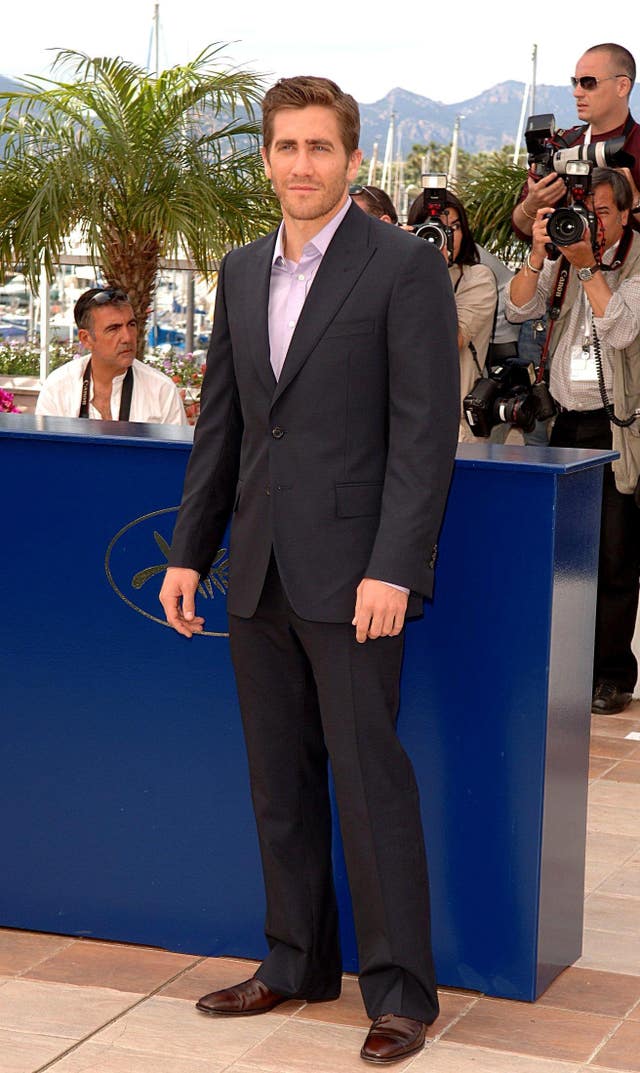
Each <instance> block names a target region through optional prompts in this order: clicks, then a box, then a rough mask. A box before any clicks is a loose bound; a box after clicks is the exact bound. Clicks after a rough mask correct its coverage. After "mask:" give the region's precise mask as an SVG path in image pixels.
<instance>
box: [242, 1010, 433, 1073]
mask: <svg viewBox="0 0 640 1073" xmlns="http://www.w3.org/2000/svg"><path fill="white" fill-rule="evenodd" d="M365 1036H366V1032H364V1031H362V1029H358V1028H351V1027H349V1026H347V1025H327V1024H319V1023H318V1022H316V1021H304V1020H302V1019H301V1018H298V1017H295V1018H292V1019H291V1020H289V1021H286V1022H285V1023H284V1024H283V1025H281V1026H279V1027H278V1029H277V1030H276V1031H275V1032H273V1033H272V1034H271V1035H270V1036H269V1037H268V1038H267V1039H265V1040H263V1041H262V1042H261V1043H259V1044H257V1045H256V1046H255V1047H252V1048H251V1050H250V1051H248V1052H247V1053H246V1054H244V1055H243V1056H242V1058H241V1059H238V1060H237V1061H236V1062H235V1063H234V1064H233V1065H232V1066H230V1067H229V1069H228V1071H225V1073H363V1070H364V1068H365V1063H363V1061H362V1059H361V1058H360V1048H361V1047H362V1044H363V1043H364V1040H365ZM411 1061H412V1059H411V1058H408V1059H407V1060H406V1061H401V1062H394V1064H393V1069H394V1073H402V1071H403V1070H406V1069H408V1068H409V1067H410V1065H411ZM411 1068H413V1067H411Z"/></svg>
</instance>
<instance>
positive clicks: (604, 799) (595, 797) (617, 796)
mask: <svg viewBox="0 0 640 1073" xmlns="http://www.w3.org/2000/svg"><path fill="white" fill-rule="evenodd" d="M589 801H590V803H591V804H592V805H613V806H615V807H616V808H619V809H624V811H632V812H636V813H640V785H639V784H637V783H633V782H612V781H611V780H609V779H600V780H599V781H598V782H596V783H594V784H593V786H592V787H591V788H590V792H589ZM637 821H638V817H636V822H637ZM623 833H624V832H623Z"/></svg>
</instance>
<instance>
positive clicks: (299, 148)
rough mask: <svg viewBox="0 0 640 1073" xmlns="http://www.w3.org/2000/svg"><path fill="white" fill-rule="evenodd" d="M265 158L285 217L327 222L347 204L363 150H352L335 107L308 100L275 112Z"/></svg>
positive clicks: (263, 154)
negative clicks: (342, 134) (346, 144)
mask: <svg viewBox="0 0 640 1073" xmlns="http://www.w3.org/2000/svg"><path fill="white" fill-rule="evenodd" d="M262 159H263V161H264V169H265V171H266V173H267V178H269V179H270V180H271V183H272V185H273V189H274V191H275V193H276V196H277V198H278V200H279V201H280V204H281V206H282V212H283V214H284V216H285V217H287V216H288V217H289V218H290V219H292V220H316V221H318V223H320V224H321V226H324V223H325V222H328V220H329V219H330V218H331V217H332V216H334V215H335V213H336V212H337V210H338V209H339V208H340V206H341V205H342V204H343V203H344V201H345V198H346V196H347V190H348V187H349V183H350V182H352V181H353V179H355V177H356V174H357V171H358V168H359V166H360V161H361V160H362V153H361V152H360V150H359V149H358V150H356V151H355V152H354V153H351V155H348V154H347V151H346V149H345V147H344V145H343V144H342V139H341V137H340V127H339V125H338V118H337V116H336V113H335V112H334V110H333V109H332V108H324V107H322V106H320V105H309V106H308V107H307V108H282V109H280V111H278V112H276V114H275V116H274V122H273V141H272V142H271V145H270V146H269V149H268V150H267V149H264V148H263V149H262Z"/></svg>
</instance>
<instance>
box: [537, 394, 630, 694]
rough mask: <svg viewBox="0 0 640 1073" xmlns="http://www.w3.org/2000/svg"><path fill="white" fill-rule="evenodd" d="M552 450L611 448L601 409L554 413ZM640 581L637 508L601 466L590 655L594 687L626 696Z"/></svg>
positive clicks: (606, 468)
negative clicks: (604, 684) (606, 686)
mask: <svg viewBox="0 0 640 1073" xmlns="http://www.w3.org/2000/svg"><path fill="white" fill-rule="evenodd" d="M550 446H551V447H582V448H601V449H603V450H611V425H610V423H609V419H608V417H607V415H606V413H605V411H604V410H590V411H586V412H584V411H577V410H569V411H566V412H564V413H560V414H558V416H557V418H556V421H555V424H554V426H553V430H552V433H551V439H550ZM639 577H640V510H638V508H637V506H636V504H635V502H634V498H633V496H632V495H623V494H622V493H621V492H619V491H618V489H617V488H616V482H615V478H614V476H613V470H612V468H611V465H606V466H605V467H604V475H603V484H602V516H601V523H600V558H599V563H598V595H597V604H596V636H595V648H594V656H593V682H594V686H595V685H596V684H597V683H598V682H601V681H608V682H613V683H614V685H616V686H617V687H618V689H621V690H622V691H623V692H626V693H631V692H632V691H633V688H634V686H635V684H636V679H637V676H638V664H637V661H636V658H635V656H634V654H633V651H632V649H631V642H632V640H633V634H634V631H635V625H636V616H637V613H638V580H639Z"/></svg>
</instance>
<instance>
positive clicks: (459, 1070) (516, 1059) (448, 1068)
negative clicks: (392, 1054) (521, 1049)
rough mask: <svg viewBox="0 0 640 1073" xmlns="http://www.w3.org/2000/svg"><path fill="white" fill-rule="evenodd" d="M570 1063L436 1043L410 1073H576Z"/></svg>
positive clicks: (575, 1067)
mask: <svg viewBox="0 0 640 1073" xmlns="http://www.w3.org/2000/svg"><path fill="white" fill-rule="evenodd" d="M579 1070H580V1066H578V1065H576V1064H575V1063H573V1062H558V1061H553V1060H552V1059H548V1058H531V1057H529V1056H527V1055H522V1054H505V1053H503V1052H501V1051H493V1050H489V1049H485V1048H481V1047H465V1046H463V1045H462V1044H459V1043H447V1041H446V1040H438V1041H437V1042H436V1043H433V1044H431V1045H430V1046H429V1047H426V1048H425V1050H424V1051H423V1052H422V1053H421V1054H419V1055H418V1056H417V1058H415V1059H414V1061H413V1062H412V1063H411V1065H410V1067H409V1073H579Z"/></svg>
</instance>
